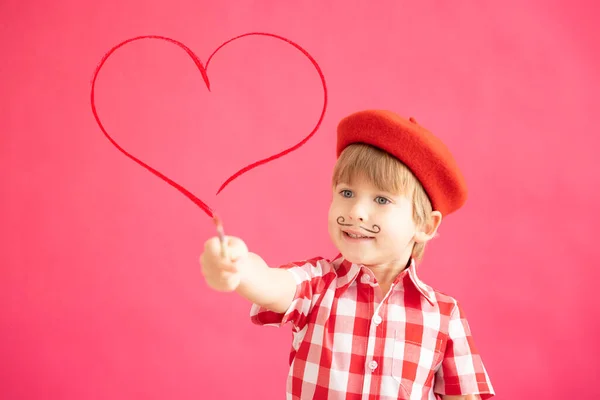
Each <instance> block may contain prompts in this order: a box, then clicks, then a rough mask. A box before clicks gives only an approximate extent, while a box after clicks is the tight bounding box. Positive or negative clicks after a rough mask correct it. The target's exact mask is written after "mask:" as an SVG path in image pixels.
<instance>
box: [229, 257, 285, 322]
mask: <svg viewBox="0 0 600 400" xmlns="http://www.w3.org/2000/svg"><path fill="white" fill-rule="evenodd" d="M244 264H246V265H244V269H243V273H242V279H241V281H240V284H239V286H238V287H237V289H236V292H237V293H239V294H240V295H242V296H243V297H245V298H246V299H248V300H250V301H251V302H252V303H256V304H258V305H259V306H261V307H264V308H267V309H269V310H271V311H274V312H276V313H284V312H285V311H286V310H287V309H288V308H289V307H290V304H291V303H292V300H293V299H294V294H295V293H296V282H295V280H294V277H293V276H292V274H291V273H290V271H288V270H284V269H277V268H270V267H269V266H268V265H267V263H266V262H265V261H264V260H263V259H262V258H261V257H260V256H259V255H257V254H254V253H248V258H247V260H245V262H244Z"/></svg>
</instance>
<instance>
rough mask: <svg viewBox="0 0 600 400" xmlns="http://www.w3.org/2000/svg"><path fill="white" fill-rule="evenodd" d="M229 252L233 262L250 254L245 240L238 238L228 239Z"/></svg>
mask: <svg viewBox="0 0 600 400" xmlns="http://www.w3.org/2000/svg"><path fill="white" fill-rule="evenodd" d="M226 243H227V252H228V256H229V259H230V260H231V261H237V260H238V259H239V258H240V257H242V256H244V255H246V254H248V247H247V246H246V244H245V243H244V241H243V240H241V239H238V238H236V237H227V238H226Z"/></svg>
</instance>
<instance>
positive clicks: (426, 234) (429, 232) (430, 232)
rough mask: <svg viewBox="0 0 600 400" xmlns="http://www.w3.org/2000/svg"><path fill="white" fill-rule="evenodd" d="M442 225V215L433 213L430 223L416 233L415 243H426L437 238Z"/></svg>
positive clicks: (437, 212) (436, 212)
mask: <svg viewBox="0 0 600 400" xmlns="http://www.w3.org/2000/svg"><path fill="white" fill-rule="evenodd" d="M441 223H442V213H441V212H439V211H432V212H431V217H430V219H429V223H428V224H426V225H425V226H424V227H422V230H421V229H419V230H417V232H415V243H425V242H428V241H430V240H431V239H433V238H434V237H435V234H436V233H437V230H438V228H439V227H440V224H441Z"/></svg>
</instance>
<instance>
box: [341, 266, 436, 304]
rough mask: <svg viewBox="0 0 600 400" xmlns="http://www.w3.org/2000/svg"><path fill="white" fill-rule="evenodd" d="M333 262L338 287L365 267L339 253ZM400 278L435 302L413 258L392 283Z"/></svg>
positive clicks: (349, 280) (357, 274) (351, 280)
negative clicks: (419, 274) (420, 277)
mask: <svg viewBox="0 0 600 400" xmlns="http://www.w3.org/2000/svg"><path fill="white" fill-rule="evenodd" d="M333 263H334V265H335V268H336V272H337V276H338V287H342V286H346V285H349V284H351V283H352V282H354V281H355V280H356V278H357V277H358V276H359V275H360V272H361V270H362V268H366V267H364V266H363V265H360V264H353V263H351V262H350V261H348V260H346V259H344V258H343V257H342V256H341V255H339V256H338V257H337V258H336V259H335V260H334V261H333ZM406 277H408V279H406ZM401 280H404V281H405V282H406V281H407V280H408V281H410V282H411V283H412V284H413V286H414V287H415V288H416V289H417V290H418V291H419V293H421V295H423V297H425V299H427V301H428V302H429V303H430V304H432V305H433V304H435V292H434V291H433V289H432V288H431V287H430V286H428V285H426V284H425V283H424V282H423V281H422V280H421V279H419V276H418V275H417V264H416V262H415V260H414V259H411V260H410V263H409V265H408V268H406V269H404V270H403V271H402V272H400V274H398V276H397V277H396V279H395V280H394V284H397V283H398V282H400V281H401Z"/></svg>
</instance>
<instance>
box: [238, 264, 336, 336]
mask: <svg viewBox="0 0 600 400" xmlns="http://www.w3.org/2000/svg"><path fill="white" fill-rule="evenodd" d="M279 268H283V269H287V270H288V271H290V273H291V274H292V275H293V277H294V280H295V281H296V293H295V295H294V299H293V300H292V303H291V304H290V307H289V308H288V309H287V310H286V312H285V313H277V312H273V311H271V310H268V309H266V308H264V307H261V306H259V305H257V304H253V305H252V308H251V310H250V318H251V321H252V322H253V323H254V324H256V325H267V326H276V327H280V326H282V325H284V324H286V323H288V322H291V323H292V325H293V326H294V327H295V328H297V329H302V328H303V327H304V325H305V324H306V322H307V318H308V316H309V315H310V312H311V310H312V308H313V304H314V302H315V301H316V299H317V298H318V294H319V293H321V292H322V291H323V290H324V287H325V283H324V282H325V279H324V276H325V275H326V274H327V273H328V272H329V271H330V270H331V271H332V267H331V264H330V263H329V262H328V261H327V260H325V259H322V258H315V259H311V260H308V261H302V262H296V263H291V264H286V265H283V266H281V267H279Z"/></svg>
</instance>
